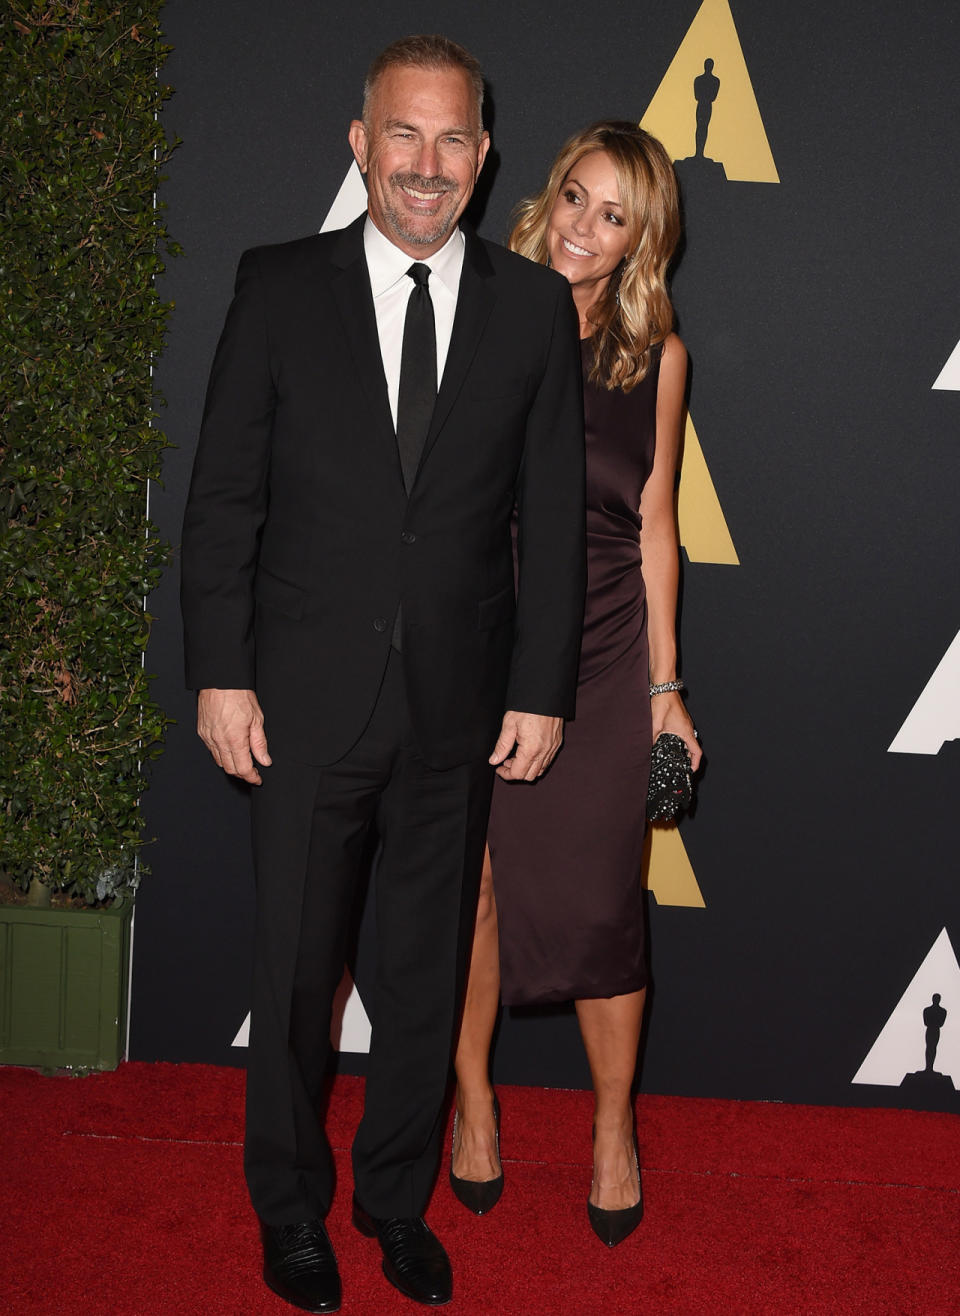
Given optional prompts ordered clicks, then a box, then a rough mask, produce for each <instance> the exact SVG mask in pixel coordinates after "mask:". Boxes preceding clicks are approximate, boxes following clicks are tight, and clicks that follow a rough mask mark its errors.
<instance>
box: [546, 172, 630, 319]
mask: <svg viewBox="0 0 960 1316" xmlns="http://www.w3.org/2000/svg"><path fill="white" fill-rule="evenodd" d="M629 247H630V237H629V230H628V226H627V217H626V215H625V214H624V211H623V208H622V206H621V205H620V188H619V186H618V184H617V172H616V170H615V169H614V167H613V161H612V160H611V159H610V157H609V155H607V153H606V151H591V152H590V153H589V154H588V155H583V156H581V157H580V159H579V160H578V161H577V163H576V164H575V165H574V166H573V168H572V169H571V170H570V172H569V173H568V174H567V176H566V178H565V179H564V180H563V183H562V185H561V187H560V192H559V195H558V196H557V199H556V201H555V202H554V203H553V209H552V210H551V212H550V218H549V219H548V220H547V252H548V254H549V256H550V264H551V265H552V266H553V268H554V269H555V270H558V271H559V272H560V273H561V274H562V275H563V276H564V277H565V278H566V279H567V280H569V282H570V284H571V285H572V286H573V287H577V286H583V287H586V286H591V285H592V286H593V287H594V288H595V291H596V295H597V296H598V297H599V296H600V295H601V293H602V292H603V290H604V287H605V286H606V283H607V281H608V280H609V278H610V275H611V274H612V273H613V271H614V270H615V269H616V268H617V266H618V265H619V264H620V262H621V260H623V258H624V256H626V254H627V250H628V248H629Z"/></svg>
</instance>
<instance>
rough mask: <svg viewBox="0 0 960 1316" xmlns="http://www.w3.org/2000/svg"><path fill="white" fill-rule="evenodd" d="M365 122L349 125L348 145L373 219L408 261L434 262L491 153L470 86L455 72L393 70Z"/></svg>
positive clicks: (383, 80)
mask: <svg viewBox="0 0 960 1316" xmlns="http://www.w3.org/2000/svg"><path fill="white" fill-rule="evenodd" d="M367 117H368V121H367V122H366V123H362V122H361V121H360V120H358V119H355V120H354V122H353V123H352V124H351V125H350V145H351V147H352V148H353V153H354V155H355V156H356V159H357V164H358V165H359V166H360V169H361V170H362V172H363V173H365V174H366V175H367V208H368V210H369V212H370V218H371V219H372V220H373V222H374V224H376V226H377V228H378V229H380V231H381V232H382V233H384V234H385V235H386V236H387V237H388V238H389V239H390V241H391V242H393V243H395V244H396V246H398V247H399V248H400V249H401V250H402V251H405V252H407V253H408V255H410V256H412V257H414V258H415V259H423V258H424V257H425V256H432V255H433V253H434V252H435V251H439V250H440V248H441V247H442V246H443V244H444V243H445V242H446V240H447V238H448V237H449V236H450V234H451V232H452V231H453V228H454V225H455V224H456V223H457V220H458V219H459V218H460V216H461V215H462V214H463V211H464V208H465V207H466V204H467V202H468V201H469V200H470V197H471V195H472V193H473V188H474V184H475V183H476V181H477V176H478V174H479V173H480V169H481V167H482V165H483V161H484V158H485V156H486V154H487V149H488V147H489V145H490V139H489V137H488V135H487V134H486V133H485V132H482V131H481V128H480V124H479V123H478V122H477V99H476V95H475V93H474V89H473V86H472V84H471V82H470V79H469V77H468V76H467V74H466V73H465V72H464V71H463V70H462V69H458V68H444V69H421V68H416V67H414V66H411V65H397V66H395V67H392V68H388V69H386V70H385V71H384V73H383V74H382V75H381V77H380V79H379V80H378V82H377V85H376V87H375V88H374V91H373V95H372V97H371V103H370V106H369V111H368V116H367Z"/></svg>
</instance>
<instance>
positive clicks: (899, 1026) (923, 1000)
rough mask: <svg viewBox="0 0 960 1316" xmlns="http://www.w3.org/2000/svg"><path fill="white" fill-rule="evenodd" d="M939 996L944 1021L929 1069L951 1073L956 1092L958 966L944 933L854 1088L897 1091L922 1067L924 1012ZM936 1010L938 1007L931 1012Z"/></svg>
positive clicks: (959, 1076) (959, 1069)
mask: <svg viewBox="0 0 960 1316" xmlns="http://www.w3.org/2000/svg"><path fill="white" fill-rule="evenodd" d="M934 995H938V996H939V997H940V1002H939V1004H940V1007H941V1008H942V1009H944V1010H945V1011H946V1019H945V1021H944V1022H943V1024H942V1026H941V1029H940V1038H939V1041H938V1043H937V1050H936V1057H935V1059H934V1064H933V1068H934V1070H935V1071H936V1072H937V1073H938V1074H949V1075H950V1077H951V1078H952V1079H953V1081H954V1086H955V1087H958V1088H960V964H958V963H957V957H956V955H955V954H954V951H953V946H952V945H951V943H950V938H949V936H948V935H947V929H946V928H944V929H943V931H942V932H941V933H940V935H939V937H937V939H936V941H935V942H934V943H933V945H932V946H931V947H930V950H929V952H928V953H927V957H926V959H925V960H924V961H923V963H922V964H921V965H920V968H919V969H918V970H917V972H916V973H915V974H914V977H913V981H912V982H911V983H910V986H909V987H908V988H907V990H906V991H905V992H904V993H903V995H902V996H901V997H900V1000H899V1002H898V1003H897V1007H896V1009H895V1010H894V1012H893V1014H891V1016H890V1018H889V1019H888V1020H887V1022H886V1023H885V1024H884V1026H883V1030H882V1031H881V1033H880V1036H879V1037H878V1038H877V1040H876V1041H875V1042H874V1044H873V1046H872V1047H871V1048H870V1051H869V1053H868V1055H867V1058H866V1060H864V1062H863V1064H862V1065H861V1066H860V1068H859V1069H858V1070H857V1072H856V1075H855V1076H854V1079H853V1082H854V1083H875V1084H880V1085H881V1086H883V1087H899V1086H900V1084H901V1083H902V1082H903V1079H904V1077H905V1076H906V1075H907V1074H916V1073H919V1072H920V1071H922V1070H923V1069H924V1066H925V1046H926V1027H925V1021H924V1017H923V1012H924V1010H926V1009H927V1008H928V1007H929V1006H930V1005H931V1003H932V1000H933V997H934ZM934 1009H936V1007H934Z"/></svg>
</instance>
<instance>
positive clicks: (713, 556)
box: [677, 413, 740, 567]
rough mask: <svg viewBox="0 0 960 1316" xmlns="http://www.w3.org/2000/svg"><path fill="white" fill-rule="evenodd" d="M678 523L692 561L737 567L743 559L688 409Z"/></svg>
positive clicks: (678, 501)
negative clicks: (734, 542)
mask: <svg viewBox="0 0 960 1316" xmlns="http://www.w3.org/2000/svg"><path fill="white" fill-rule="evenodd" d="M677 523H678V525H679V527H680V543H681V544H682V545H683V547H684V548H685V549H686V550H687V557H688V558H689V560H690V561H691V562H719V563H721V564H722V565H724V566H733V567H738V566H739V565H740V559H739V558H738V557H737V550H736V549H735V548H734V546H733V540H732V539H731V538H730V531H729V530H728V529H727V522H726V518H725V517H724V515H723V508H722V507H721V506H720V499H719V498H718V497H717V491H716V489H715V488H714V484H713V480H712V479H711V478H710V471H709V470H708V469H707V459H706V458H705V457H704V455H703V449H702V448H701V446H700V440H699V439H698V438H697V431H696V430H695V429H694V427H693V421H692V420H691V418H690V415H689V413H688V415H687V427H686V429H685V430H684V435H683V457H682V459H681V462H680V485H679V488H678V490H677Z"/></svg>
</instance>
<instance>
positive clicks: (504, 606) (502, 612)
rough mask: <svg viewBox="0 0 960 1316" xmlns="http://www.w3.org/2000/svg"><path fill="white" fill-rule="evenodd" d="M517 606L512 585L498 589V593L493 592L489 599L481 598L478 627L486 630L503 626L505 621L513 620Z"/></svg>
mask: <svg viewBox="0 0 960 1316" xmlns="http://www.w3.org/2000/svg"><path fill="white" fill-rule="evenodd" d="M515 606H516V600H515V597H514V590H513V586H512V585H507V586H506V588H505V589H501V590H497V592H496V594H491V595H490V597H489V598H488V599H481V600H480V605H479V607H478V608H477V627H478V628H479V629H480V630H481V631H485V630H489V629H490V628H491V627H493V626H502V625H503V624H504V622H508V621H512V620H513V613H514V609H515Z"/></svg>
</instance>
